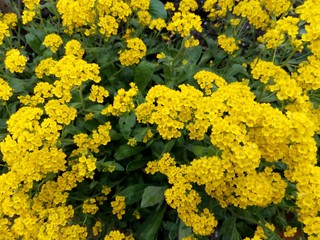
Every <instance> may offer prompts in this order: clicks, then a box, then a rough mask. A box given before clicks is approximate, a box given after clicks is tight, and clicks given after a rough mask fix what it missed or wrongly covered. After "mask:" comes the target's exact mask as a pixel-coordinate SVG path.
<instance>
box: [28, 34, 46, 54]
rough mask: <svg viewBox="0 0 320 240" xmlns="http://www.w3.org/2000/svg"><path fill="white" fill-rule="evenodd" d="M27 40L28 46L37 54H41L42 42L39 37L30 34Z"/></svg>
mask: <svg viewBox="0 0 320 240" xmlns="http://www.w3.org/2000/svg"><path fill="white" fill-rule="evenodd" d="M25 38H26V41H27V44H28V45H29V46H30V47H31V48H32V50H33V51H34V52H35V53H37V54H41V52H42V51H41V50H40V48H41V44H42V41H41V40H40V39H39V37H38V36H36V35H35V34H33V33H28V34H27V35H26V36H25Z"/></svg>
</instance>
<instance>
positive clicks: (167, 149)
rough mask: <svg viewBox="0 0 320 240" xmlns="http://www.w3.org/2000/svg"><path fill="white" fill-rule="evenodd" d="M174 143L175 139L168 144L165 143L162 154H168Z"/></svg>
mask: <svg viewBox="0 0 320 240" xmlns="http://www.w3.org/2000/svg"><path fill="white" fill-rule="evenodd" d="M175 143H176V140H175V139H173V140H170V141H169V142H167V143H166V144H165V145H164V149H163V153H167V152H170V151H171V149H172V148H173V146H174V144H175Z"/></svg>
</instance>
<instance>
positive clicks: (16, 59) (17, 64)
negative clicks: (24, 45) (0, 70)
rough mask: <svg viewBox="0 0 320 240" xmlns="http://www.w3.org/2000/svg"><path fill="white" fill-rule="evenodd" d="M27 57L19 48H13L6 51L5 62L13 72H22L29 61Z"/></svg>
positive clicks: (7, 67)
mask: <svg viewBox="0 0 320 240" xmlns="http://www.w3.org/2000/svg"><path fill="white" fill-rule="evenodd" d="M27 61H28V60H27V57H26V56H24V55H22V54H21V53H20V51H19V50H18V49H12V50H9V51H8V52H6V58H5V60H4V64H5V67H6V69H8V70H9V71H10V72H11V73H15V72H17V73H22V72H23V71H24V69H25V66H26V63H27Z"/></svg>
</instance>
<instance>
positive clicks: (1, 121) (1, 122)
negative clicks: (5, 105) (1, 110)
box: [0, 118, 8, 129]
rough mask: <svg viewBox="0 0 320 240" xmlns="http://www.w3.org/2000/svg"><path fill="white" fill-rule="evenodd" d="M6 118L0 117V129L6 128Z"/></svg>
mask: <svg viewBox="0 0 320 240" xmlns="http://www.w3.org/2000/svg"><path fill="white" fill-rule="evenodd" d="M7 120H8V119H5V118H1V119H0V129H7Z"/></svg>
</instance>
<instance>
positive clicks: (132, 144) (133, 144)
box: [127, 138, 137, 147]
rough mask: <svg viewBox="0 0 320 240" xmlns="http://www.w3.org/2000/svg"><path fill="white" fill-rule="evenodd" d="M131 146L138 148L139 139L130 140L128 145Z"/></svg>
mask: <svg viewBox="0 0 320 240" xmlns="http://www.w3.org/2000/svg"><path fill="white" fill-rule="evenodd" d="M127 144H128V145H129V146H131V147H134V146H136V145H137V139H135V138H130V139H129V140H128V143H127Z"/></svg>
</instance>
